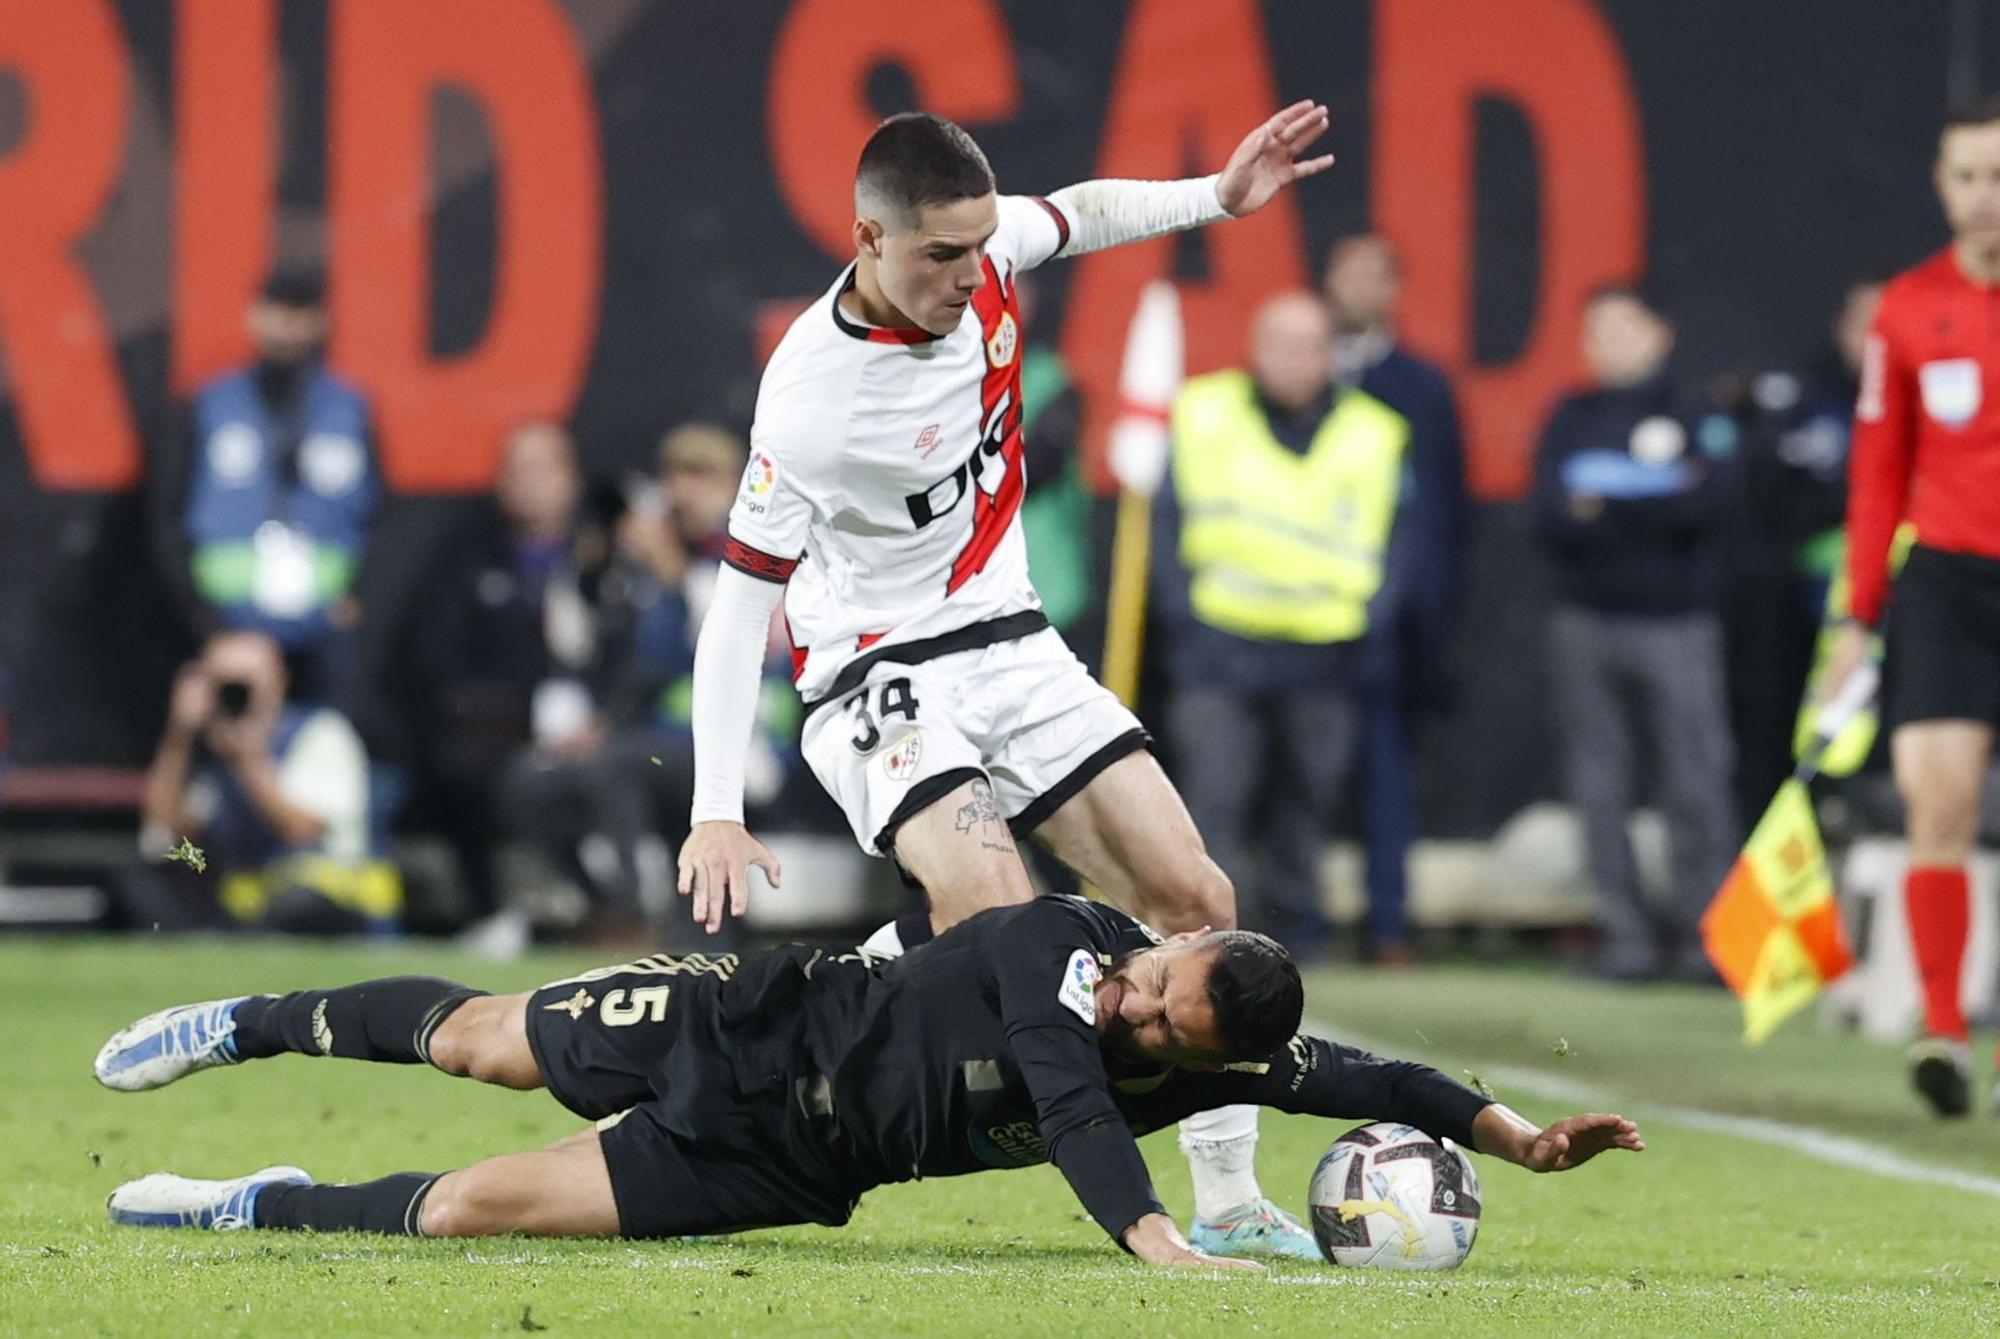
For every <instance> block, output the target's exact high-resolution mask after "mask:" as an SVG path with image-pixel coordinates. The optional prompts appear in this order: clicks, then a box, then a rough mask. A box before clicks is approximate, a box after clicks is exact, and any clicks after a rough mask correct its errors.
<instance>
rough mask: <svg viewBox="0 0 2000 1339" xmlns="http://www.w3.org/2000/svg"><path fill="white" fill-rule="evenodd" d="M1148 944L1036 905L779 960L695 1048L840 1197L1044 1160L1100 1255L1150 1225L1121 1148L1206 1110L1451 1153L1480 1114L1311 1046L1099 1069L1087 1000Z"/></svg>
mask: <svg viewBox="0 0 2000 1339" xmlns="http://www.w3.org/2000/svg"><path fill="white" fill-rule="evenodd" d="M1156 942H1158V940H1157V938H1156V937H1155V936H1154V935H1153V934H1152V933H1151V932H1150V931H1149V930H1147V929H1146V927H1144V926H1143V925H1141V924H1140V923H1139V922H1138V921H1136V920H1134V919H1133V918H1132V917H1130V916H1127V915H1125V914H1124V913H1123V912H1120V911H1116V910H1114V909H1112V908H1110V907H1107V906H1104V905H1102V904H1099V903H1094V902H1089V901H1085V900H1084V899H1081V898H1073V897H1051V898H1042V899H1040V900H1038V901H1035V902H1032V903H1028V904H1025V905H1022V906H1015V907H1004V908H998V909H995V910H992V911H986V912H982V913H980V914H979V915H976V916H973V917H971V918H969V919H968V920H966V921H964V922H963V923H961V924H959V925H957V926H955V927H953V928H952V929H951V930H949V931H947V932H946V933H944V934H942V935H940V936H938V938H937V939H935V940H934V941H932V942H931V943H930V944H927V945H925V946H924V947H922V948H920V949H917V950H915V951H913V952H911V953H910V954H908V955H907V956H905V957H903V958H900V959H895V960H884V959H882V958H880V957H877V956H875V955H872V954H868V953H863V952H849V953H838V954H827V953H824V952H819V951H814V950H802V949H796V948H794V949H787V950H785V951H783V952H781V953H778V954H773V955H770V956H767V957H764V958H760V959H753V960H752V961H750V962H748V963H746V964H744V966H743V968H742V969H741V970H740V971H738V972H737V973H736V975H735V977H734V978H733V979H731V980H729V981H728V982H726V983H723V984H722V985H721V986H720V988H719V989H718V990H717V991H716V993H715V997H714V998H715V1006H716V1008H717V1010H718V1014H717V1016H716V1018H715V1022H716V1024H717V1027H716V1029H715V1031H714V1032H713V1033H711V1034H710V1035H711V1036H712V1037H715V1038H717V1039H718V1040H720V1041H721V1042H722V1044H724V1045H726V1046H728V1047H730V1048H731V1049H732V1051H733V1054H732V1055H731V1057H730V1064H729V1068H730V1069H731V1070H732V1071H734V1073H735V1075H736V1077H737V1082H738V1084H739V1085H740V1088H741V1089H750V1090H753V1091H754V1090H762V1091H765V1092H783V1093H786V1094H788V1097H789V1101H788V1107H789V1111H788V1113H787V1124H788V1125H790V1126H791V1129H792V1131H794V1132H796V1133H799V1134H803V1133H804V1127H803V1126H802V1125H800V1124H799V1123H798V1122H804V1123H806V1124H807V1125H809V1126H810V1127H811V1128H813V1129H814V1130H816V1131H817V1135H818V1139H820V1140H824V1141H826V1142H825V1144H824V1145H823V1147H826V1148H827V1151H828V1154H829V1157H830V1161H831V1163H832V1164H833V1165H835V1166H838V1167H839V1168H840V1169H841V1172H842V1174H843V1180H845V1181H847V1183H848V1184H849V1185H850V1186H851V1187H852V1188H853V1189H855V1190H856V1191H859V1190H860V1189H863V1188H865V1187H867V1186H869V1185H878V1184H883V1183H888V1182H895V1181H906V1180H910V1179H912V1178H914V1177H920V1176H950V1175H956V1174H960V1173H964V1172H974V1171H980V1170H983V1169H986V1168H996V1167H1018V1166H1025V1165H1029V1164H1032V1163H1037V1162H1042V1161H1050V1162H1053V1163H1055V1165H1056V1166H1057V1167H1058V1168H1059V1169H1060V1170H1061V1171H1062V1173H1063V1175H1064V1176H1065V1177H1066V1178H1067V1179H1068V1180H1069V1183H1070V1185H1071V1186H1072V1187H1073V1188H1074V1189H1075V1190H1076V1193H1077V1196H1078V1198H1080V1199H1081V1200H1082V1201H1083V1204H1084V1207H1085V1208H1086V1209H1088V1210H1089V1211H1090V1213H1091V1216H1092V1217H1093V1218H1095V1219H1096V1220H1097V1222H1098V1223H1099V1224H1100V1225H1101V1226H1102V1227H1103V1228H1104V1230H1105V1231H1106V1232H1108V1233H1110V1234H1111V1236H1112V1237H1113V1239H1114V1240H1115V1239H1119V1238H1121V1237H1122V1235H1123V1233H1124V1231H1125V1229H1126V1228H1128V1227H1130V1226H1131V1225H1132V1224H1133V1223H1134V1222H1135V1221H1137V1220H1138V1219H1139V1218H1140V1217H1141V1216H1143V1215H1145V1214H1147V1213H1152V1212H1159V1211H1160V1204H1159V1201H1158V1199H1157V1198H1156V1197H1155V1196H1154V1194H1153V1189H1152V1182H1151V1178H1150V1177H1149V1175H1148V1174H1147V1170H1146V1165H1145V1162H1144V1161H1143V1159H1141V1157H1140V1156H1139V1151H1138V1145H1137V1143H1136V1136H1137V1135H1140V1134H1144V1133H1147V1132H1149V1131H1152V1130H1156V1129H1159V1128H1161V1127H1163V1126H1166V1125H1170V1124H1172V1123H1174V1122H1175V1121H1178V1120H1180V1119H1181V1118H1182V1117H1184V1116H1187V1115H1190V1114H1192V1113H1194V1112H1196V1111H1202V1110H1206V1109H1208V1108H1211V1107H1216V1106H1225V1105H1229V1104H1231V1103H1237V1102H1248V1103H1259V1104H1262V1105H1265V1106H1271V1107H1276V1108H1279V1109H1280V1110H1285V1111H1296V1112H1305V1113H1310V1114H1314V1115H1322V1116H1336V1117H1354V1118H1372V1119H1381V1120H1396V1121H1403V1122H1406V1123H1408V1124H1411V1125H1415V1126H1417V1127H1418V1128H1420V1129H1423V1130H1425V1131H1427V1132H1429V1133H1431V1134H1433V1135H1437V1136H1448V1137H1450V1138H1453V1139H1456V1140H1458V1141H1459V1142H1460V1143H1462V1144H1466V1145H1467V1146H1470V1143H1471V1124H1472V1118H1473V1117H1474V1116H1475V1115H1477V1114H1478V1112H1479V1111H1480V1110H1481V1109H1482V1108H1483V1107H1484V1106H1485V1105H1486V1104H1487V1100H1488V1099H1486V1098H1484V1097H1482V1096H1480V1095H1479V1094H1478V1093H1475V1092H1473V1091H1471V1090H1470V1089H1468V1088H1465V1087H1464V1086H1463V1085H1461V1084H1458V1083H1456V1082H1454V1081H1453V1080H1451V1079H1448V1078H1446V1077H1445V1076H1444V1075H1442V1074H1439V1073H1438V1072H1437V1071H1435V1070H1432V1069H1429V1068H1427V1067H1425V1066H1422V1065H1416V1064H1411V1063H1407V1062H1400V1061H1387V1060H1381V1059H1378V1058H1376V1057H1375V1056H1372V1055H1369V1054H1368V1053H1366V1052H1364V1051H1359V1050H1355V1049H1353V1048H1351V1047H1346V1046H1341V1045H1337V1044H1335V1043H1332V1042H1328V1041H1325V1040H1322V1039H1320V1038H1316V1037H1306V1036H1299V1037H1295V1038H1293V1039H1292V1040H1291V1042H1290V1043H1288V1044H1287V1045H1286V1046H1285V1047H1284V1048H1283V1049H1282V1050H1281V1051H1279V1052H1278V1053H1277V1054H1274V1055H1272V1056H1270V1057H1267V1058H1266V1059H1264V1060H1260V1061H1257V1062H1254V1063H1244V1064H1237V1065H1233V1066H1231V1067H1230V1068H1229V1069H1228V1070H1225V1071H1223V1072H1220V1073H1198V1072H1194V1071H1189V1070H1181V1069H1176V1068H1171V1067H1169V1068H1165V1069H1160V1070H1155V1071H1152V1072H1127V1071H1126V1068H1125V1067H1123V1066H1122V1065H1121V1064H1120V1063H1119V1062H1117V1061H1115V1060H1114V1061H1112V1062H1111V1063H1110V1065H1109V1066H1108V1067H1107V1059H1106V1055H1105V1052H1104V1051H1103V1050H1102V1049H1101V1048H1100V1045H1099V1039H1098V1033H1097V1030H1096V1023H1095V1019H1096V1014H1095V1006H1094V1003H1093V1000H1092V987H1093V986H1094V984H1095V982H1096V981H1097V979H1098V978H1099V976H1100V975H1101V974H1102V973H1103V972H1104V971H1105V970H1107V969H1108V968H1109V967H1110V966H1111V965H1112V964H1113V963H1114V962H1115V961H1116V960H1117V959H1118V958H1120V957H1122V956H1123V955H1125V954H1127V953H1131V952H1133V951H1135V950H1138V949H1143V948H1146V947H1147V946H1149V945H1151V944H1153V943H1156ZM759 1075H761V1076H762V1079H761V1081H759V1082H750V1080H753V1079H755V1078H756V1077H757V1076H759ZM702 1105H703V1106H704V1107H708V1106H709V1105H710V1104H709V1103H708V1102H703V1103H702ZM711 1109H712V1108H711ZM739 1114H740V1113H739ZM696 1133H699V1131H696ZM850 1171H851V1172H852V1176H851V1177H849V1176H847V1175H846V1173H848V1172H850Z"/></svg>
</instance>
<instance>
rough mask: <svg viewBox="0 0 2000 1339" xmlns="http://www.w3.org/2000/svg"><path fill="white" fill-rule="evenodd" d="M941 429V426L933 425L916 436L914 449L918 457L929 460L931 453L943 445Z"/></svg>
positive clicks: (942, 426)
mask: <svg viewBox="0 0 2000 1339" xmlns="http://www.w3.org/2000/svg"><path fill="white" fill-rule="evenodd" d="M943 428H944V425H943V424H941V423H933V424H931V425H930V426H929V427H928V428H925V429H924V430H923V431H922V432H920V433H918V434H917V443H916V449H917V454H918V455H920V456H922V457H923V458H924V459H925V460H929V459H930V458H931V452H933V451H935V450H937V449H938V448H939V447H940V446H942V445H944V431H943Z"/></svg>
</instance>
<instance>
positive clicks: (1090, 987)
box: [1056, 948, 1103, 1027]
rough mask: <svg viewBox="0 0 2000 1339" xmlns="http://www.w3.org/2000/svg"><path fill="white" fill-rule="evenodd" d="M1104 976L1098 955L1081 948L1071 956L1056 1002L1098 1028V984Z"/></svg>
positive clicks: (1057, 990) (1057, 991) (1057, 989)
mask: <svg viewBox="0 0 2000 1339" xmlns="http://www.w3.org/2000/svg"><path fill="white" fill-rule="evenodd" d="M1102 975H1103V973H1102V972H1101V971H1100V969H1099V968H1098V966H1097V955H1096V954H1095V953H1092V952H1091V951H1090V950H1089V949H1087V948H1080V949H1078V950H1077V951H1076V952H1074V953H1072V954H1070V955H1069V966H1068V967H1066V968H1064V969H1063V979H1062V985H1060V986H1058V987H1057V988H1056V1002H1057V1003H1058V1004H1060V1005H1062V1007H1063V1008H1065V1009H1067V1010H1069V1011H1070V1012H1071V1013H1073V1014H1075V1015H1076V1016H1077V1017H1078V1018H1081V1019H1082V1020H1083V1021H1084V1022H1086V1023H1088V1024H1089V1025H1090V1026H1092V1027H1096V1026H1097V994H1096V992H1097V982H1098V980H1099V978H1100V977H1101V976H1102Z"/></svg>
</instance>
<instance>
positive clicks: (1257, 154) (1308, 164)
mask: <svg viewBox="0 0 2000 1339" xmlns="http://www.w3.org/2000/svg"><path fill="white" fill-rule="evenodd" d="M1327 122H1328V116H1327V110H1326V107H1325V106H1324V105H1323V104H1321V103H1317V102H1314V101H1313V100H1312V99H1311V98H1307V99H1305V100H1304V101H1303V102H1295V103H1293V104H1292V105H1291V106H1289V107H1287V108H1285V110H1283V111H1281V112H1279V113H1278V114H1277V115H1276V116H1274V117H1272V118H1271V119H1270V120H1268V121H1266V122H1265V123H1264V124H1263V125H1260V126H1258V127H1257V128H1256V129H1255V130H1253V131H1251V132H1250V133H1249V134H1248V135H1246V136H1245V137H1244V139H1243V142H1242V143H1241V144H1239V145H1237V146H1236V152H1235V153H1232V154H1230V155H1229V162H1228V163H1227V164H1225V165H1224V166H1223V169H1222V175H1221V177H1220V178H1218V179H1217V181H1216V183H1215V197H1216V199H1218V200H1220V201H1221V202H1222V207H1223V208H1224V209H1226V210H1228V211H1229V212H1230V213H1231V214H1232V215H1234V216H1235V217H1237V218H1242V217H1243V216H1244V215H1245V214H1250V213H1254V212H1255V211H1257V210H1259V209H1262V208H1263V207H1264V205H1265V204H1266V202H1268V201H1269V200H1270V198H1271V197H1272V196H1274V195H1276V194H1277V193H1278V192H1279V191H1281V190H1283V189H1284V188H1285V187H1287V186H1289V185H1291V184H1292V183H1293V182H1295V181H1297V180H1299V179H1300V178H1301V177H1310V176H1314V175H1316V174H1317V173H1321V172H1324V171H1326V170H1327V169H1328V168H1330V167H1332V166H1333V155H1332V154H1330V153H1327V154H1321V155H1320V156H1319V157H1317V158H1304V159H1302V158H1300V157H1299V154H1300V153H1302V152H1303V151H1304V150H1305V148H1306V147H1307V146H1308V145H1310V144H1311V143H1312V142H1313V141H1314V140H1316V139H1318V138H1319V137H1320V136H1321V135H1323V134H1325V133H1326V127H1327Z"/></svg>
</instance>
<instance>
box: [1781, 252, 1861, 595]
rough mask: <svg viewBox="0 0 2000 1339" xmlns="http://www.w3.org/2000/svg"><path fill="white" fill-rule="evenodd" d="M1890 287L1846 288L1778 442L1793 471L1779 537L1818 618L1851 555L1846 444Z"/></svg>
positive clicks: (1784, 491) (1802, 592) (1786, 489)
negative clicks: (1864, 355)
mask: <svg viewBox="0 0 2000 1339" xmlns="http://www.w3.org/2000/svg"><path fill="white" fill-rule="evenodd" d="M1886 282H1887V281H1886V280H1885V279H1883V278H1882V277H1881V276H1880V275H1867V276H1864V277H1862V278H1860V279H1857V280H1855V281H1854V282H1853V283H1851V284H1849V285H1848V286H1847V292H1846V293H1845V294H1844V295H1843V296H1842V299H1841V303H1840V310H1839V312H1837V313H1836V314H1835V315H1834V318H1833V326H1832V329H1831V331H1830V336H1831V337H1830V338H1829V339H1828V341H1827V343H1826V346H1825V347H1824V348H1823V349H1822V350H1821V351H1820V353H1819V355H1818V356H1817V357H1816V358H1814V359H1813V360H1811V362H1810V363H1809V364H1808V366H1807V369H1806V373H1805V376H1804V377H1802V378H1801V379H1800V385H1799V396H1798V404H1797V409H1796V412H1795V414H1794V415H1793V416H1792V421H1791V423H1790V424H1789V425H1788V427H1787V430H1786V431H1785V433H1784V435H1783V436H1781V437H1780V438H1779V439H1778V461H1779V463H1780V464H1781V465H1782V466H1784V468H1785V469H1786V470H1788V471H1790V479H1789V480H1788V485H1789V486H1786V487H1784V488H1782V490H1781V491H1782V494H1783V495H1784V496H1785V497H1786V498H1787V499H1788V500H1789V503H1790V505H1789V506H1788V507H1787V508H1786V511H1785V515H1784V518H1783V524H1782V526H1781V530H1782V533H1783V534H1784V535H1785V537H1786V539H1787V540H1788V541H1790V543H1791V545H1792V552H1793V557H1794V559H1795V561H1796V563H1797V570H1798V572H1799V573H1800V575H1801V576H1802V577H1803V578H1804V583H1803V585H1802V586H1801V588H1800V591H1799V593H1800V595H1801V597H1802V598H1803V600H1804V601H1805V606H1806V608H1807V610H1808V611H1809V612H1810V614H1811V615H1812V617H1813V618H1815V619H1817V618H1819V617H1820V615H1821V612H1822V611H1823V609H1824V606H1825V603H1826V592H1827V587H1828V585H1829V584H1831V582H1832V580H1833V574H1834V573H1835V572H1837V571H1839V570H1840V567H1841V563H1842V561H1843V555H1844V554H1845V551H1846V543H1845V539H1844V535H1845V523H1846V518H1847V439H1848V435H1849V433H1850V432H1851V431H1852V429H1853V426H1854V401H1855V397H1856V396H1858V395H1859V394H1860V393H1861V347H1862V344H1863V343H1864V342H1865V341H1866V340H1867V338H1868V327H1869V326H1871V325H1873V324H1874V321H1875V310H1876V308H1878V307H1880V306H1881V305H1882V289H1883V286H1884V284H1885V283H1886ZM1761 400H1762V397H1760V401H1761ZM1761 407H1764V408H1765V409H1766V412H1771V411H1772V410H1775V409H1776V408H1777V406H1776V405H1762V406H1761Z"/></svg>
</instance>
